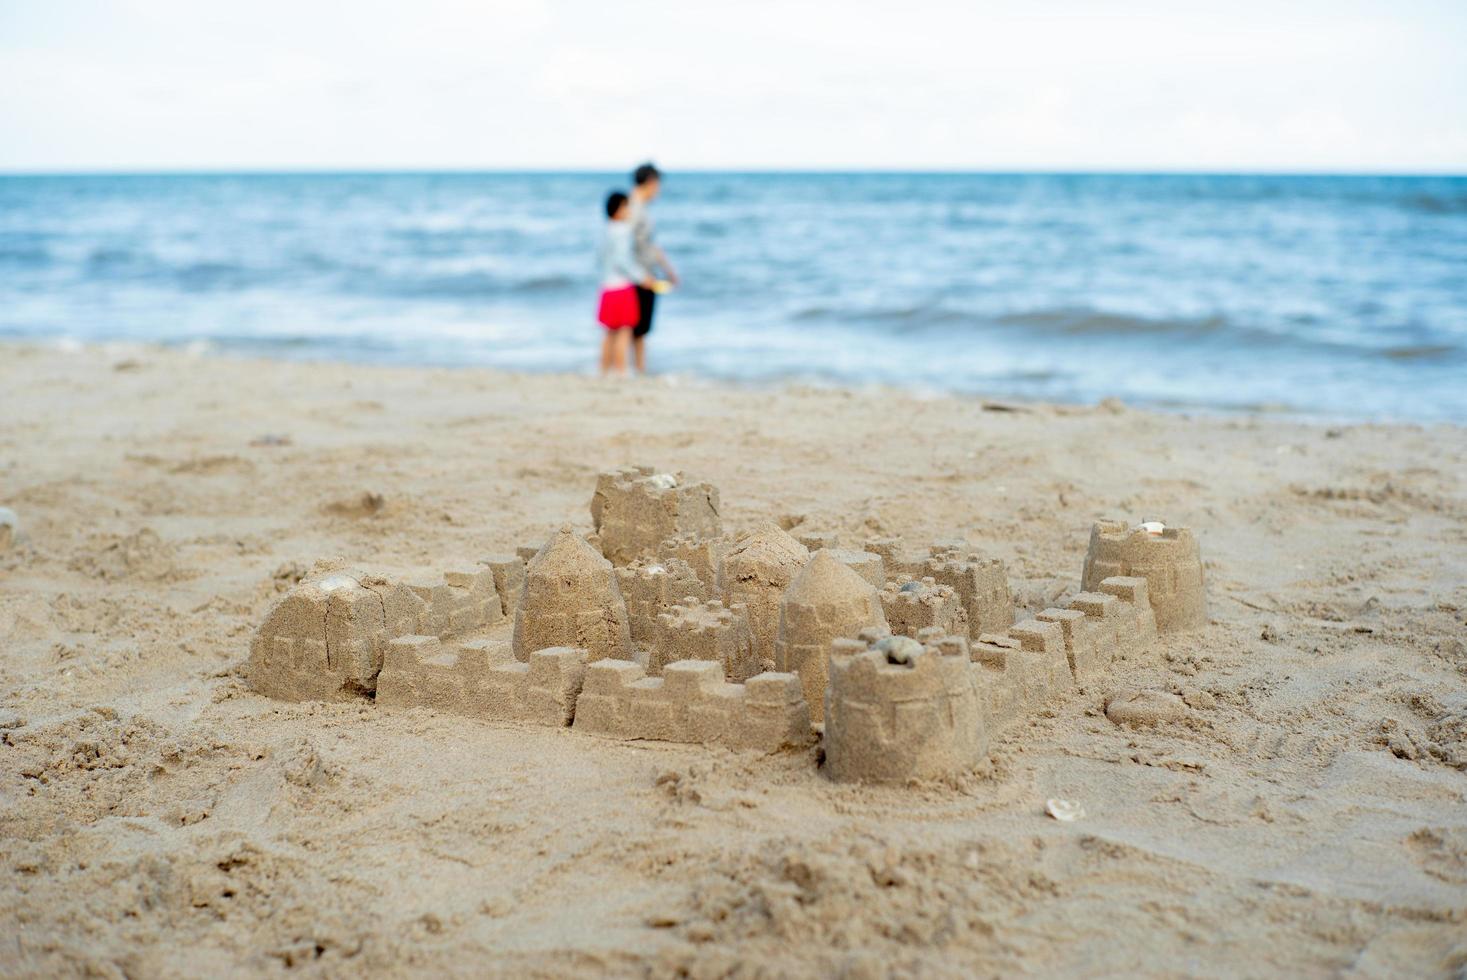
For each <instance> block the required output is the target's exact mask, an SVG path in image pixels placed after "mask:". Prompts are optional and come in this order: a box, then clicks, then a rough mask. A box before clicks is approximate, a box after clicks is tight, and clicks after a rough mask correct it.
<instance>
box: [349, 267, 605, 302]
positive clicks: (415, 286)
mask: <svg viewBox="0 0 1467 980" xmlns="http://www.w3.org/2000/svg"><path fill="white" fill-rule="evenodd" d="M589 283H590V279H589V277H586V278H577V277H575V276H568V275H565V274H562V273H547V274H541V275H531V276H525V277H523V278H510V277H505V276H499V275H493V274H491V273H487V272H466V273H461V274H457V275H442V276H421V277H407V278H397V279H391V278H386V279H384V278H383V277H382V276H380V275H372V276H366V277H363V281H361V282H359V283H357V286H358V287H359V288H361V289H362V290H364V291H373V292H377V293H379V294H383V295H388V296H397V297H406V298H412V299H488V298H492V297H496V296H546V295H554V294H557V293H565V292H568V291H571V290H578V289H587V288H589Z"/></svg>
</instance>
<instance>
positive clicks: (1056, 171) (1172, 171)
mask: <svg viewBox="0 0 1467 980" xmlns="http://www.w3.org/2000/svg"><path fill="white" fill-rule="evenodd" d="M661 169H662V170H663V172H664V173H669V174H674V175H676V174H708V175H733V176H743V175H749V176H760V175H765V176H798V175H810V176H824V175H831V176H835V175H849V176H868V175H869V176H879V175H902V176H917V175H930V176H995V177H1025V176H1033V177H1102V176H1116V177H1438V178H1448V179H1453V178H1463V177H1467V168H1464V169H1460V170H1447V169H1440V170H1436V169H1399V170H1389V169H1353V170H1352V169H1346V168H1340V169H1329V168H1324V169H1312V168H1284V167H1279V168H1267V167H1257V168H1254V167H1240V168H1235V169H1222V168H1207V167H1198V168H1183V167H1177V168H1167V167H1150V168H1148V167H1135V168H1128V167H1097V168H1083V167H1075V168H1070V167H1052V168H1051V167H1019V168H1002V167H922V166H913V167H884V166H883V167H831V166H809V167H804V166H793V167H792V166H746V167H707V166H692V167H662V168H661ZM629 172H630V168H628V167H557V166H545V167H524V166H503V167H498V166H488V167H467V166H463V167H461V166H431V165H425V166H400V167H396V166H394V167H354V166H343V167H338V166H320V167H315V166H304V167H301V166H292V167H287V166H280V167H276V166H263V167H118V168H101V167H97V168H92V167H75V168H53V169H40V168H16V169H10V168H6V167H0V178H4V177H252V176H260V177H266V176H276V177H287V176H289V177H308V176H323V177H324V176H416V175H425V176H430V175H443V176H492V175H504V176H511V175H516V176H517V175H565V176H605V175H621V174H624V173H629Z"/></svg>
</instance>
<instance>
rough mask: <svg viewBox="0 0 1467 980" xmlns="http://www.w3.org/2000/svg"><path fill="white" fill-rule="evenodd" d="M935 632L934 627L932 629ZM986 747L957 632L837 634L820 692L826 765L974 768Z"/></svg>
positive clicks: (878, 774) (833, 773)
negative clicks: (943, 634) (949, 634)
mask: <svg viewBox="0 0 1467 980" xmlns="http://www.w3.org/2000/svg"><path fill="white" fill-rule="evenodd" d="M934 632H935V631H934ZM987 754H988V732H987V726H986V723H985V718H984V708H983V703H982V700H981V698H980V692H979V690H978V687H977V683H976V681H975V675H974V669H973V668H972V667H970V665H969V661H968V644H967V641H966V640H965V638H963V637H960V636H953V637H936V636H934V635H933V634H932V633H931V632H929V633H924V636H923V639H922V641H918V640H915V639H912V638H910V637H905V636H886V637H881V636H879V634H877V633H876V632H875V631H867V632H866V633H865V634H863V635H862V637H861V638H859V639H855V640H836V641H835V642H834V643H833V644H832V645H831V650H830V686H829V689H828V691H827V692H826V696H825V771H826V773H827V774H828V775H829V776H830V778H831V779H833V780H835V781H837V782H857V781H868V782H880V783H900V782H905V781H907V780H908V779H930V778H933V777H937V776H945V775H949V774H953V773H958V772H964V771H966V770H969V769H971V768H973V767H974V766H975V765H977V764H978V763H979V762H981V761H982V760H983V758H984V757H985V756H986V755H987Z"/></svg>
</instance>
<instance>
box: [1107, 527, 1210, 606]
mask: <svg viewBox="0 0 1467 980" xmlns="http://www.w3.org/2000/svg"><path fill="white" fill-rule="evenodd" d="M1112 576H1134V577H1136V578H1144V579H1145V580H1146V586H1147V592H1148V594H1149V595H1150V598H1151V608H1152V609H1153V610H1154V611H1155V613H1156V628H1157V630H1158V631H1160V632H1162V633H1169V632H1172V631H1174V630H1190V629H1197V628H1198V627H1201V626H1205V625H1207V597H1206V594H1205V592H1204V591H1203V585H1202V555H1201V552H1200V551H1199V549H1198V547H1197V539H1196V538H1195V537H1193V535H1192V532H1191V530H1189V529H1188V528H1185V527H1166V526H1165V525H1163V524H1161V523H1160V522H1155V521H1153V522H1147V523H1145V524H1140V525H1135V526H1133V525H1129V524H1127V523H1126V522H1124V521H1097V522H1096V523H1095V525H1094V526H1093V527H1092V528H1091V529H1090V550H1089V552H1088V553H1087V554H1086V555H1085V572H1084V575H1083V576H1082V582H1081V584H1082V586H1083V587H1084V588H1085V590H1086V591H1087V592H1095V591H1100V583H1101V582H1103V581H1104V580H1105V579H1108V578H1111V577H1112Z"/></svg>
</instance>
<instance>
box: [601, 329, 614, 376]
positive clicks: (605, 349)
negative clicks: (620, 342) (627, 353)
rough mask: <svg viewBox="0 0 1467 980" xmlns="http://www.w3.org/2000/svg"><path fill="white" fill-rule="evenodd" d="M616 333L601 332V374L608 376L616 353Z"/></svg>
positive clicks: (612, 331)
mask: <svg viewBox="0 0 1467 980" xmlns="http://www.w3.org/2000/svg"><path fill="white" fill-rule="evenodd" d="M615 345H616V331H614V330H603V331H601V374H602V376H603V377H604V376H606V375H607V374H610V373H611V365H612V356H613V354H614V353H615Z"/></svg>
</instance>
